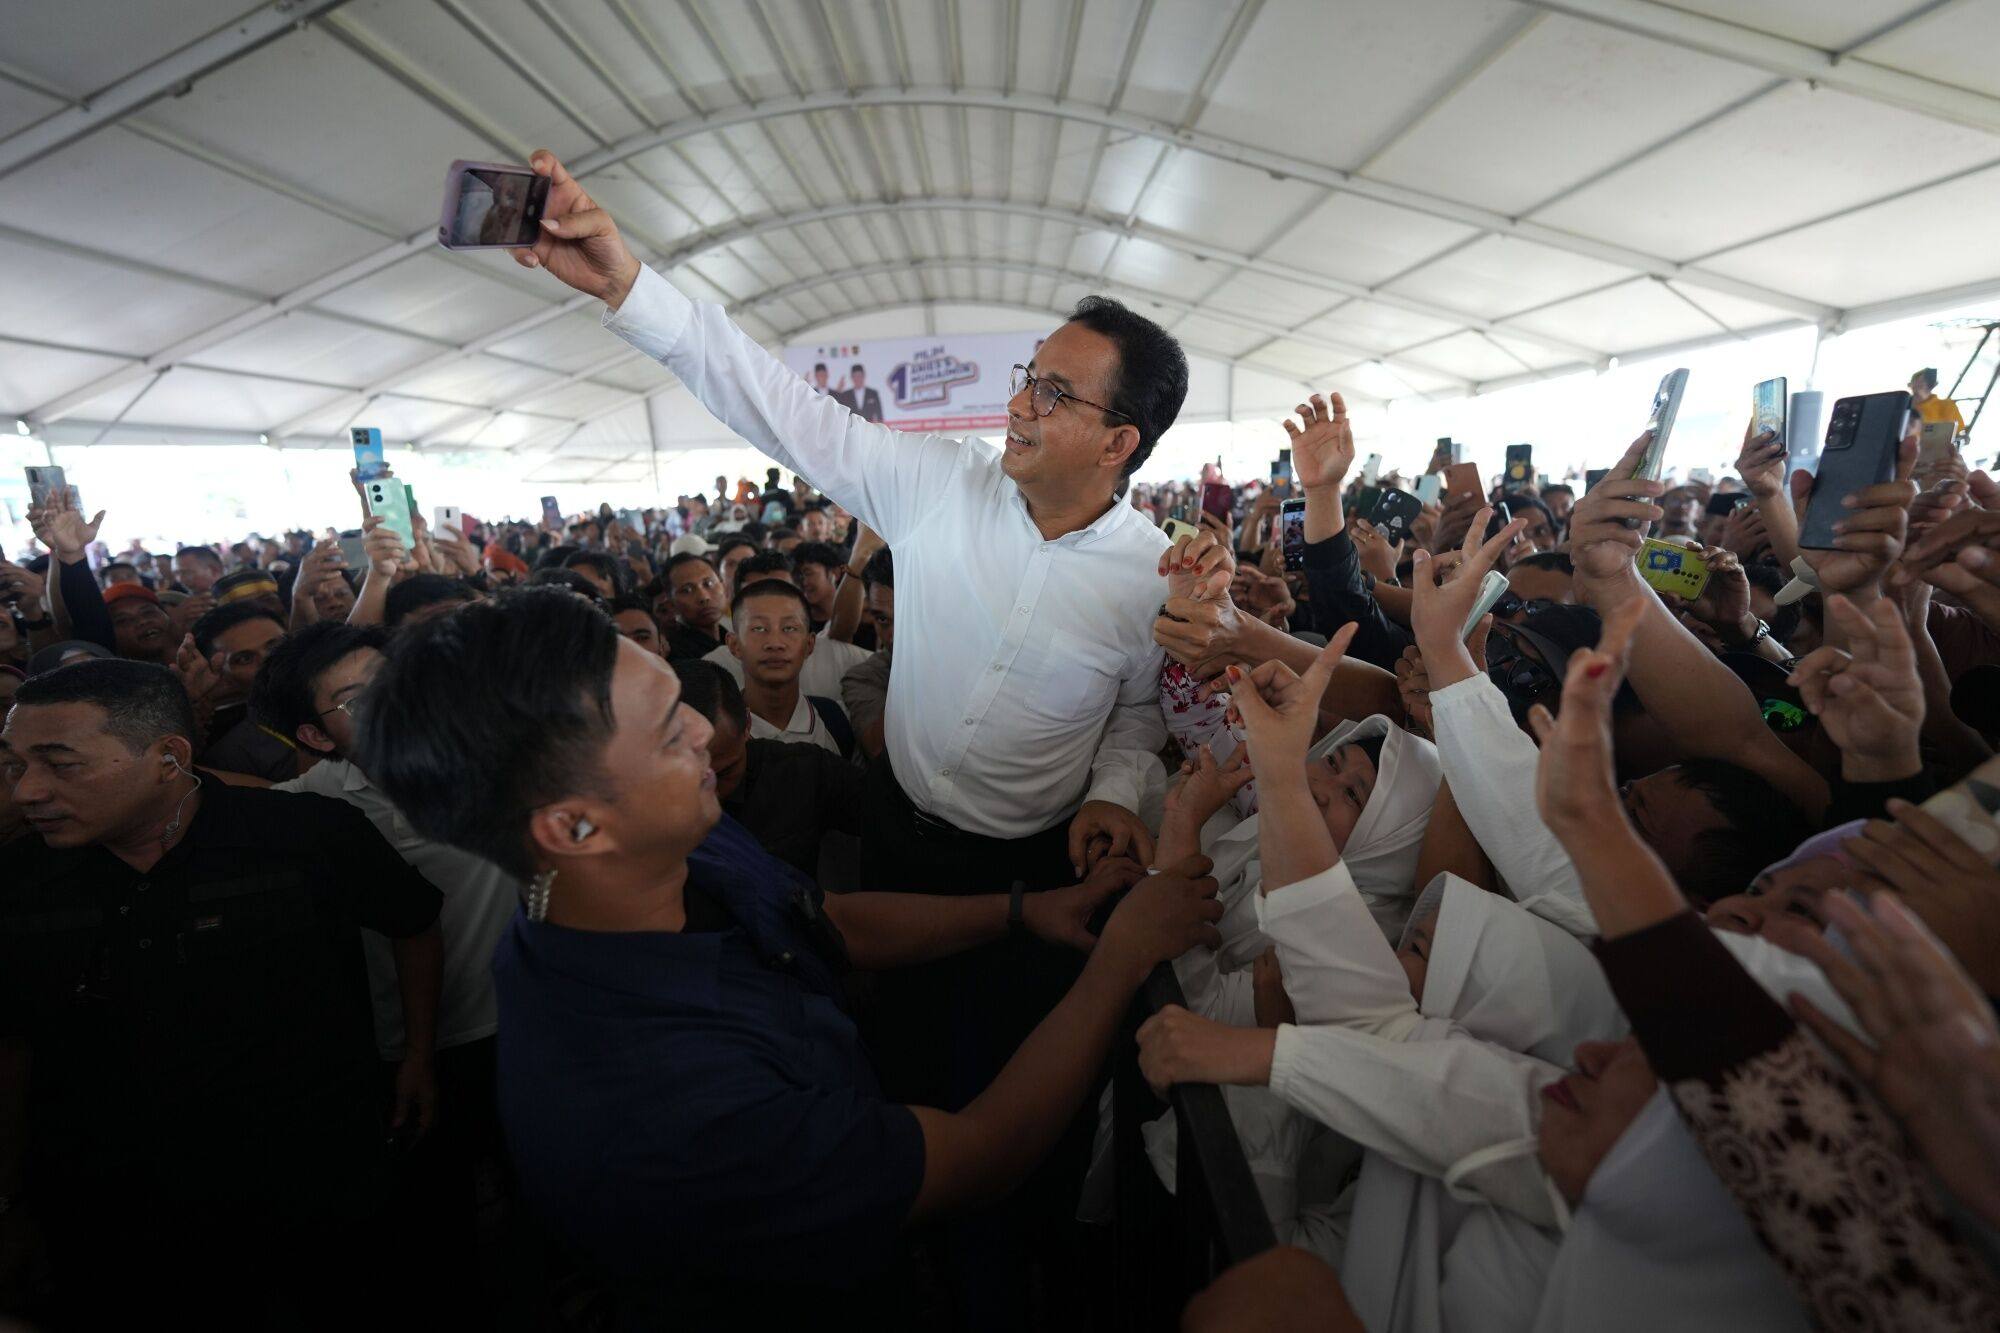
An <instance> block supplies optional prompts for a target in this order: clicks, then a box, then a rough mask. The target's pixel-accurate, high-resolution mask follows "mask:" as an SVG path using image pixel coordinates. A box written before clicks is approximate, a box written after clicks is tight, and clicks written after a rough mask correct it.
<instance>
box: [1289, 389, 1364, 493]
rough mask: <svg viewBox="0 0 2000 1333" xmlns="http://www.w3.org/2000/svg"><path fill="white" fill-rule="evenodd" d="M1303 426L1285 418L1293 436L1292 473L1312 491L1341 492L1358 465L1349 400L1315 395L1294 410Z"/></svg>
mask: <svg viewBox="0 0 2000 1333" xmlns="http://www.w3.org/2000/svg"><path fill="white" fill-rule="evenodd" d="M1293 410H1294V411H1295V412H1296V413H1297V414H1298V418H1299V424H1298V425H1296V426H1295V425H1293V424H1292V422H1291V419H1290V418H1289V417H1288V418H1286V419H1285V434H1287V435H1289V436H1291V437H1292V471H1293V473H1294V475H1296V476H1297V477H1298V479H1299V485H1300V486H1302V487H1304V488H1305V489H1307V490H1309V491H1311V490H1325V489H1329V488H1330V489H1333V490H1338V489H1339V488H1340V484H1341V483H1342V482H1343V481H1345V480H1346V479H1347V471H1348V469H1349V468H1351V467H1353V466H1354V427H1353V426H1351V425H1350V424H1348V420H1347V400H1346V399H1344V398H1342V397H1341V396H1340V395H1339V394H1337V393H1331V394H1317V393H1316V394H1314V395H1313V396H1312V399H1311V400H1310V401H1309V402H1304V403H1300V404H1299V405H1298V406H1297V407H1296V408H1294V409H1293Z"/></svg>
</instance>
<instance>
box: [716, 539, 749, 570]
mask: <svg viewBox="0 0 2000 1333" xmlns="http://www.w3.org/2000/svg"><path fill="white" fill-rule="evenodd" d="M739 546H747V547H749V548H750V549H751V550H753V551H754V550H756V549H757V543H756V542H755V541H754V540H753V539H751V538H749V537H746V536H744V535H743V534H742V533H738V532H732V533H730V534H729V535H728V536H727V537H724V538H723V539H722V540H720V541H718V542H717V543H716V544H715V563H716V564H718V565H720V564H721V563H722V557H724V556H726V555H728V554H729V553H730V552H731V551H733V550H735V549H736V548H737V547H739Z"/></svg>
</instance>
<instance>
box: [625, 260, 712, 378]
mask: <svg viewBox="0 0 2000 1333" xmlns="http://www.w3.org/2000/svg"><path fill="white" fill-rule="evenodd" d="M693 315H694V302H692V301H690V300H688V299H687V297H685V296H683V295H681V293H680V291H679V290H678V289H677V288H675V286H674V285H673V284H672V283H671V282H668V281H667V280H666V279H665V278H663V277H661V276H660V275H659V274H658V273H655V272H654V271H653V269H652V266H651V265H648V264H641V265H639V277H638V279H637V280H636V281H634V282H633V284H632V290H631V291H629V292H627V293H626V294H625V302H624V304H623V305H621V306H619V307H618V308H617V309H616V310H612V309H609V308H608V307H607V308H606V310H605V312H604V321H603V322H604V327H605V328H607V329H610V330H611V331H612V332H613V333H615V334H617V335H618V336H619V337H620V338H622V339H624V340H625V341H626V342H627V343H629V344H631V345H632V346H633V347H635V348H637V349H638V350H639V351H641V352H644V353H645V354H646V355H647V356H650V357H652V358H653V360H655V361H662V362H663V361H665V360H666V359H667V357H668V356H669V355H671V354H672V352H673V350H674V345H675V344H676V343H678V342H679V341H680V340H681V334H682V333H683V332H684V331H685V330H686V329H687V326H688V321H689V319H691V318H692V317H693Z"/></svg>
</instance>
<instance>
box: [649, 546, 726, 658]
mask: <svg viewBox="0 0 2000 1333" xmlns="http://www.w3.org/2000/svg"><path fill="white" fill-rule="evenodd" d="M665 582H666V587H665V588H663V589H662V590H661V592H662V596H661V597H660V598H659V599H658V600H656V601H655V602H654V604H653V614H654V616H655V617H656V618H658V619H659V620H660V621H661V623H663V624H665V625H666V626H667V657H668V660H670V661H676V662H682V661H698V660H700V659H701V658H703V657H706V656H708V655H709V654H710V653H713V652H715V651H717V650H718V649H721V648H722V647H723V646H724V633H725V632H719V631H721V626H722V620H723V612H724V610H725V609H726V608H727V607H728V605H729V603H728V602H727V601H726V600H724V598H723V595H722V577H721V575H719V574H717V573H716V572H715V566H713V565H711V564H709V563H708V561H707V559H705V558H704V557H702V556H698V555H677V556H674V557H673V558H672V559H670V560H669V561H667V570H666V579H665ZM662 607H665V609H666V613H665V614H663V613H662ZM668 615H671V617H672V618H671V619H668V618H667V617H668Z"/></svg>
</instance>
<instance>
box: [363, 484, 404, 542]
mask: <svg viewBox="0 0 2000 1333" xmlns="http://www.w3.org/2000/svg"><path fill="white" fill-rule="evenodd" d="M361 493H362V494H363V495H364V496H366V497H367V498H368V512H369V513H371V514H375V515H379V516H380V517H381V519H382V521H383V522H384V523H386V524H388V525H389V527H390V528H392V529H394V530H395V533H396V535H397V536H399V537H401V538H402V539H403V545H404V546H405V547H406V548H408V549H409V550H412V551H414V550H416V547H417V530H416V525H415V524H413V523H411V522H410V513H411V510H410V488H409V487H408V486H405V485H404V484H403V483H402V482H400V481H397V480H396V479H395V478H394V477H378V478H377V479H376V480H374V481H364V482H362V483H361Z"/></svg>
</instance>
